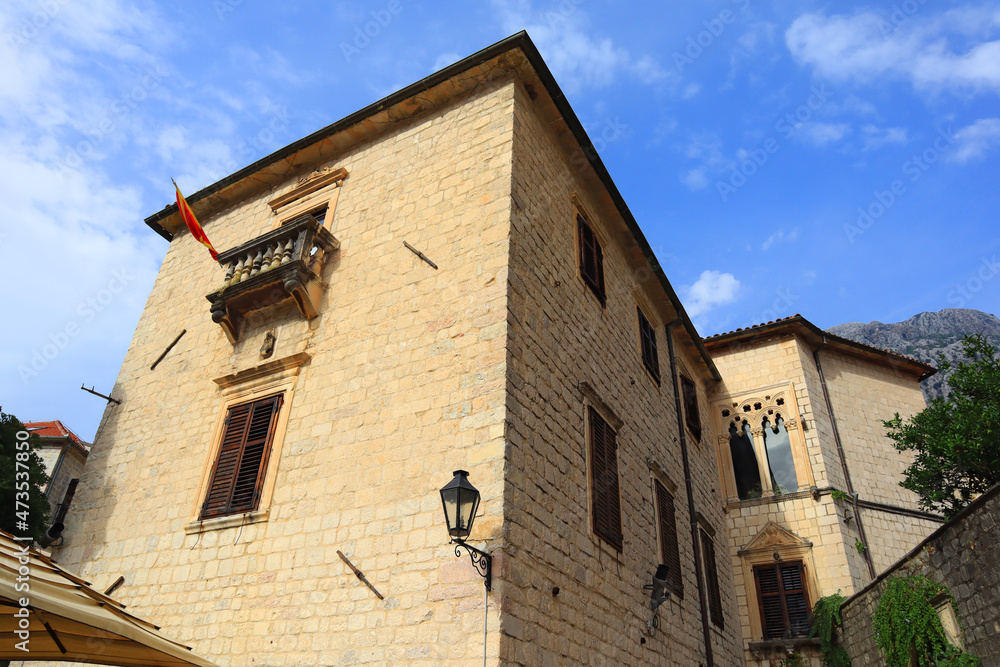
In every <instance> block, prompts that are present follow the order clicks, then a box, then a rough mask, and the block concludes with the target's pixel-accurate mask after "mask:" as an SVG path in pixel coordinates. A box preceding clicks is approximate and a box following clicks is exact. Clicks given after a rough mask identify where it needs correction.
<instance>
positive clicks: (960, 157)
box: [948, 118, 1000, 162]
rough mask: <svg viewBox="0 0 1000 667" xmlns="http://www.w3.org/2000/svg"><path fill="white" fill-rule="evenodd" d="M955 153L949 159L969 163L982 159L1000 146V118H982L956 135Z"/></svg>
mask: <svg viewBox="0 0 1000 667" xmlns="http://www.w3.org/2000/svg"><path fill="white" fill-rule="evenodd" d="M954 141H955V144H956V147H955V151H954V152H952V153H951V154H950V155H949V157H948V159H949V160H950V161H952V162H968V161H969V160H974V159H977V158H981V157H982V156H983V155H985V154H986V152H987V151H989V150H991V149H992V148H994V147H996V146H1000V118H981V119H980V120H977V121H976V122H975V123H973V124H972V125H969V126H967V127H963V128H962V129H961V130H959V131H958V132H956V133H955V137H954Z"/></svg>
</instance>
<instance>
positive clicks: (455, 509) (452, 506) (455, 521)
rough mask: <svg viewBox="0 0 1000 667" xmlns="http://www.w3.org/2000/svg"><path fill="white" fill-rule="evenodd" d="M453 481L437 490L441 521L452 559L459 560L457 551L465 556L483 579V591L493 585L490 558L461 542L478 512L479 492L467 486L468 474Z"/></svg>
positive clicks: (458, 472)
mask: <svg viewBox="0 0 1000 667" xmlns="http://www.w3.org/2000/svg"><path fill="white" fill-rule="evenodd" d="M452 474H453V475H454V476H455V477H454V478H452V480H451V481H450V482H448V483H447V484H446V485H445V486H444V488H442V489H441V505H442V506H444V520H445V522H446V523H447V524H448V535H449V537H451V541H452V543H454V545H455V555H456V556H458V557H461V555H462V552H461V551H459V547H462V548H464V549H465V550H466V551H468V552H469V558H471V559H472V565H473V566H474V567H475V568H476V570H477V571H478V572H479V575H480V576H481V577H483V578H485V579H486V590H490V585H491V584H492V582H493V576H492V574H493V568H492V565H493V558H492V557H491V556H490V555H489V554H488V553H486V552H484V551H480V550H479V549H477V548H475V547H472V546H469V545H468V544H466V543H465V539H466V538H467V537H468V536H469V533H471V532H472V523H473V522H474V521H475V520H476V510H478V509H479V491H478V490H477V489H476V487H474V486H472V484H471V483H470V482H469V473H468V471H465V470H456V471H455V472H453V473H452Z"/></svg>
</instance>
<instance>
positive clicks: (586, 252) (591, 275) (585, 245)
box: [576, 216, 606, 305]
mask: <svg viewBox="0 0 1000 667" xmlns="http://www.w3.org/2000/svg"><path fill="white" fill-rule="evenodd" d="M576 224H577V232H578V236H579V244H580V275H581V276H582V277H583V280H584V282H586V283H587V284H588V285H589V286H590V289H591V290H592V291H593V292H594V294H596V295H597V298H598V299H600V300H601V305H604V304H605V303H606V298H605V294H604V251H603V250H601V244H600V242H599V241H598V240H597V235H596V234H594V230H593V229H591V228H590V225H588V224H587V223H586V221H585V220H584V219H583V217H581V216H577V218H576Z"/></svg>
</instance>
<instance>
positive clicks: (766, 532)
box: [739, 521, 812, 554]
mask: <svg viewBox="0 0 1000 667" xmlns="http://www.w3.org/2000/svg"><path fill="white" fill-rule="evenodd" d="M811 546H812V542H810V541H809V540H806V539H803V538H801V537H799V536H798V535H796V534H795V533H793V532H792V531H790V530H788V529H787V528H785V527H783V526H779V525H778V524H776V523H774V522H773V521H768V522H767V525H765V526H764V527H763V528H761V529H760V532H758V533H757V534H756V535H754V537H753V539H752V540H750V541H749V542H747V543H746V545H745V546H744V547H743V548H742V549H740V551H739V553H741V554H742V553H744V552H748V551H749V552H753V551H763V550H774V549H783V548H789V547H805V548H809V547H811Z"/></svg>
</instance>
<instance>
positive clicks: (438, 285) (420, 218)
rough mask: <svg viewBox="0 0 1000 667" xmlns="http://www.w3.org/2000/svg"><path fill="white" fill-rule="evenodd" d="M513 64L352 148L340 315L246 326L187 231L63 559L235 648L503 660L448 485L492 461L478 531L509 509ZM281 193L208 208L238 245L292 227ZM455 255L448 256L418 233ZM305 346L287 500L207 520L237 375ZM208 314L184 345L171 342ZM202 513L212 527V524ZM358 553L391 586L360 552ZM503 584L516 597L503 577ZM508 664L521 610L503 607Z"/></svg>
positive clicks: (199, 646)
mask: <svg viewBox="0 0 1000 667" xmlns="http://www.w3.org/2000/svg"><path fill="white" fill-rule="evenodd" d="M513 90H514V87H513V85H512V84H511V83H510V82H507V83H493V84H489V83H488V84H484V85H483V86H481V87H480V88H478V89H477V91H476V93H475V95H474V96H472V97H470V98H468V99H466V100H464V101H460V102H456V103H453V104H451V105H449V106H447V107H445V108H440V109H437V110H434V111H430V112H427V113H426V114H424V115H423V116H421V117H420V118H418V119H416V120H413V121H409V122H406V123H405V124H403V125H401V126H390V127H387V128H386V132H385V134H384V135H383V136H381V137H380V138H378V139H376V140H374V141H371V142H369V143H366V144H363V145H359V146H356V147H355V148H354V149H352V150H349V151H347V152H345V153H343V154H340V155H336V156H331V161H330V163H329V165H330V166H334V167H345V168H346V169H347V170H348V171H349V172H350V176H349V178H348V179H347V180H346V181H345V183H344V185H343V189H342V191H341V194H340V198H339V203H338V208H337V210H336V214H335V219H334V220H333V232H334V234H335V235H336V236H337V237H338V238H339V239H340V241H341V243H342V246H341V250H340V252H339V254H338V255H337V256H336V257H335V259H334V261H333V262H331V263H330V264H329V265H328V267H327V269H326V270H325V272H324V276H323V278H324V280H326V281H327V282H328V283H329V286H328V287H327V288H326V290H325V294H324V297H323V302H322V307H321V310H322V313H321V314H320V316H319V317H317V318H315V319H314V320H312V321H303V320H301V319H300V318H299V316H298V315H297V314H295V313H294V312H292V313H291V314H289V313H288V312H287V311H281V313H280V314H275V313H272V316H271V318H270V319H266V318H264V317H256V318H252V320H251V321H250V322H249V323H248V331H247V333H246V335H245V336H244V338H243V340H242V342H240V343H239V344H237V345H236V346H232V345H230V344H229V343H228V342H227V340H226V338H225V336H224V334H223V332H222V330H221V328H220V327H219V326H218V325H216V324H214V323H213V322H212V320H211V318H210V315H209V307H208V306H209V304H208V302H207V301H206V299H205V295H206V294H207V293H209V292H210V291H213V290H214V289H216V288H217V286H218V285H219V284H220V281H221V279H222V274H221V271H220V270H219V269H218V267H217V266H216V265H214V264H213V263H212V262H211V261H210V259H209V257H208V255H207V253H206V252H205V250H204V248H202V247H201V246H200V245H198V244H197V243H196V242H195V241H194V240H193V239H192V238H191V237H190V235H188V234H187V233H183V234H180V235H178V236H177V238H175V240H174V241H173V242H172V243H171V244H170V248H169V250H168V251H167V254H166V257H165V259H164V262H163V266H162V269H161V271H160V274H159V276H158V278H157V280H156V283H155V285H154V287H153V291H152V293H151V295H150V297H149V300H148V302H147V307H146V310H145V312H144V313H143V315H142V317H141V319H140V321H139V325H138V327H137V329H136V332H135V337H134V339H133V341H132V344H131V347H130V349H129V351H128V354H127V356H126V359H125V361H124V363H123V365H122V369H121V372H120V374H119V378H118V382H117V384H116V386H115V389H114V395H115V396H117V397H120V398H121V399H122V401H123V403H122V405H121V406H110V407H109V409H108V412H107V413H106V417H105V421H104V423H103V426H102V428H101V431H100V435H99V437H98V438H97V441H96V442H95V444H94V449H93V453H92V455H91V457H90V462H89V464H88V474H87V475H86V476H85V477H84V478H83V481H82V482H81V485H80V488H79V491H78V493H77V498H76V501H75V502H74V505H73V509H72V511H71V513H70V520H69V521H68V522H67V524H68V531H67V535H66V546H65V547H64V548H63V549H62V550H61V551H60V553H59V554H58V558H59V560H60V562H61V563H63V564H64V565H65V566H66V567H68V568H69V569H71V570H79V571H80V572H81V573H82V575H83V576H84V577H85V578H86V579H88V580H89V581H91V582H93V583H94V586H95V588H97V589H101V590H103V589H104V588H105V587H106V586H107V585H109V584H110V583H111V582H113V581H114V580H115V579H116V578H117V577H118V576H119V575H124V577H125V584H124V586H122V587H121V588H120V589H119V590H118V592H117V593H116V597H117V598H118V599H120V600H121V601H122V602H124V603H125V604H127V605H128V606H129V611H131V612H133V613H135V614H137V615H138V616H140V617H143V618H147V619H149V620H151V621H153V622H155V623H157V624H159V625H161V626H162V627H163V631H164V633H165V634H167V635H168V636H171V637H172V638H174V639H177V640H179V641H181V642H183V643H185V644H188V645H191V646H192V647H193V648H194V650H195V651H196V652H198V653H200V654H202V655H205V656H207V657H209V658H210V659H213V660H215V661H217V662H218V664H220V665H223V666H226V665H234V666H235V665H251V664H259V663H260V661H261V658H262V657H264V658H265V661H266V663H267V664H270V665H332V664H383V665H384V664H393V665H403V664H406V665H418V664H421V665H468V664H478V663H479V662H481V661H482V651H483V584H482V580H481V579H480V578H479V577H478V575H477V574H475V573H474V571H473V570H472V566H471V565H470V564H469V562H468V559H467V558H464V557H463V558H462V559H457V558H456V557H455V556H454V554H453V552H452V548H450V547H449V546H448V544H447V541H448V540H447V535H446V532H445V529H444V525H443V514H442V510H441V501H440V498H439V495H438V489H439V488H440V487H441V486H443V485H444V484H445V483H446V482H448V481H449V479H450V478H451V471H452V470H455V469H457V468H465V469H467V470H469V471H471V473H472V474H471V479H472V481H473V483H474V484H475V485H476V486H477V487H478V488H479V489H480V491H481V492H482V494H483V504H482V505H481V510H480V513H481V516H480V518H479V519H478V521H477V523H476V528H475V533H474V535H473V538H474V540H475V541H477V542H481V541H482V540H492V539H494V538H496V537H497V536H498V535H499V531H500V526H501V510H502V506H503V505H502V493H503V470H504V467H503V466H504V458H503V453H504V429H503V423H504V412H505V406H504V396H505V380H504V378H505V371H506V367H507V366H506V360H505V355H506V352H505V347H504V344H505V340H506V329H507V323H506V312H507V309H506V303H507V296H506V292H507V252H508V236H509V216H510V211H509V208H510V198H509V190H510V180H511V141H512V130H513V120H512V105H513ZM301 175H302V174H290V175H289V179H288V181H287V182H286V183H285V184H284V185H283V186H281V187H279V188H276V189H274V190H272V191H268V192H262V193H260V194H259V195H258V196H256V197H254V198H252V199H249V200H247V201H246V202H245V203H243V204H241V205H240V206H237V207H235V208H233V209H232V210H228V211H225V212H222V213H220V214H218V215H215V216H212V217H210V218H207V219H205V220H203V221H202V222H203V223H204V226H205V229H206V232H207V233H208V235H209V237H210V238H211V239H212V241H213V243H214V244H215V246H216V247H217V248H219V249H226V248H230V247H233V246H236V245H238V244H240V243H243V242H245V241H247V240H249V239H252V238H254V237H256V236H258V235H260V234H262V233H263V232H265V231H267V230H268V229H269V228H270V226H271V217H270V209H269V208H268V206H267V204H266V202H267V201H268V200H269V199H271V198H273V197H275V196H277V195H279V194H282V193H283V192H287V191H288V190H289V189H291V187H293V186H294V185H295V183H296V180H297V178H298V177H299V176H301ZM404 240H406V241H408V242H409V243H411V244H412V245H413V246H415V247H417V248H419V249H420V250H422V251H423V252H424V253H426V254H427V255H428V256H429V257H431V258H432V259H433V260H434V261H435V262H436V263H437V264H438V266H439V267H440V269H439V270H434V269H433V268H431V267H430V266H428V265H427V264H425V263H424V262H422V261H421V260H420V259H419V258H417V257H416V256H414V255H413V254H412V253H411V252H410V251H408V250H407V249H406V248H404V247H403V241H404ZM275 325H277V346H276V350H275V353H274V356H273V359H281V358H285V357H288V356H289V355H292V354H295V353H300V352H305V353H307V354H309V355H311V361H310V363H309V364H308V365H306V366H304V367H302V368H301V370H300V372H299V374H298V376H297V377H296V378H295V385H294V390H293V394H292V395H291V398H290V400H288V401H287V402H286V404H285V406H284V408H283V410H285V411H287V431H286V432H285V434H284V445H283V448H282V451H281V453H280V461H278V462H277V467H276V478H275V484H274V493H273V499H272V500H271V502H270V507H269V511H270V515H269V518H268V520H267V521H265V522H261V523H252V524H249V525H245V526H239V525H237V526H233V527H229V528H225V529H219V530H210V531H205V532H203V533H197V532H195V533H193V534H188V531H186V530H185V527H186V526H188V525H189V523H190V522H191V520H192V519H193V518H194V517H196V516H197V512H198V508H197V503H198V499H199V495H200V489H199V484H200V480H202V479H203V476H204V471H205V468H206V466H207V465H210V463H211V454H210V452H211V450H212V448H213V446H214V445H215V443H214V442H213V436H212V433H213V429H215V428H216V426H217V425H218V424H219V420H220V418H221V417H220V415H221V414H222V413H221V410H222V397H221V395H220V390H219V387H218V386H217V385H216V383H215V382H213V379H215V378H218V377H220V376H223V375H226V374H229V373H233V372H236V371H238V370H242V369H246V368H248V367H252V366H254V365H256V364H257V363H258V351H259V349H260V347H261V341H262V337H263V335H264V331H265V329H267V328H271V327H272V326H275ZM181 329H187V334H186V335H185V336H184V338H182V339H181V341H180V342H179V343H178V344H177V346H176V347H175V348H174V349H173V350H172V351H171V352H170V353H169V354H168V355H167V356H166V358H165V359H164V360H163V361H162V362H160V364H159V366H157V368H156V370H155V371H150V370H149V366H150V364H151V363H152V361H153V360H154V359H156V357H157V356H159V354H160V353H161V352H162V351H163V349H164V348H165V347H166V346H167V344H168V343H170V341H171V340H173V338H174V337H175V336H176V335H177V334H178V333H179V332H180V330H181ZM189 530H191V528H189ZM338 549H339V550H341V551H343V552H344V553H345V554H347V555H348V556H349V557H350V558H351V559H352V561H353V562H354V564H355V565H356V566H358V567H359V568H360V569H361V570H363V571H364V572H365V574H366V575H367V577H368V579H369V580H370V581H371V582H372V583H373V584H374V585H375V586H376V587H377V588H378V589H379V590H380V591H381V593H382V594H383V595H384V596H385V600H384V601H379V600H378V599H376V598H375V596H374V595H373V594H372V593H371V592H370V591H369V590H368V589H367V588H365V587H364V586H363V585H362V584H361V583H360V582H359V581H358V580H357V579H356V578H355V577H354V575H353V574H352V573H351V572H350V571H349V570H348V569H347V568H346V567H345V565H344V564H343V563H342V562H341V561H340V559H339V558H338V556H337V554H336V551H337V550H338ZM494 597H495V596H494ZM489 633H490V634H489V637H488V652H489V655H490V660H489V663H490V664H497V654H498V651H499V622H498V613H497V608H496V606H495V602H493V601H492V600H491V608H490V614H489Z"/></svg>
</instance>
